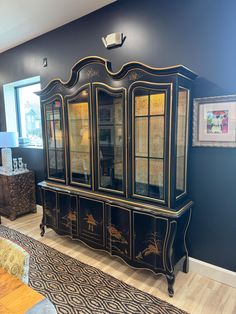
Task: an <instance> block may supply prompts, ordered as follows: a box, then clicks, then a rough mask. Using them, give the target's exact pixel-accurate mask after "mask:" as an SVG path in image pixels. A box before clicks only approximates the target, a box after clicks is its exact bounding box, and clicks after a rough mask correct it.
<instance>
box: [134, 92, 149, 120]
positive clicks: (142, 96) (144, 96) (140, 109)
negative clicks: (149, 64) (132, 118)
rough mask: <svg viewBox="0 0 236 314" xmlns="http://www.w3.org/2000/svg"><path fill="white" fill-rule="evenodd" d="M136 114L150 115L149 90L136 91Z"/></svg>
mask: <svg viewBox="0 0 236 314" xmlns="http://www.w3.org/2000/svg"><path fill="white" fill-rule="evenodd" d="M135 94H136V95H135V115H136V116H147V115H148V92H147V91H146V90H144V89H138V90H137V91H136V93H135Z"/></svg>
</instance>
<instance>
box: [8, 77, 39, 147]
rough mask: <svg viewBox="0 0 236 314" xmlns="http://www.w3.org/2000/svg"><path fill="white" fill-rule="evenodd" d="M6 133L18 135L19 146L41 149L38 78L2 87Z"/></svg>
mask: <svg viewBox="0 0 236 314" xmlns="http://www.w3.org/2000/svg"><path fill="white" fill-rule="evenodd" d="M3 91H4V102H5V114H6V126H7V131H8V132H17V131H18V133H19V144H20V145H21V146H27V147H37V148H42V146H43V143H42V127H41V112H40V98H39V96H37V95H36V94H35V92H38V91H40V77H39V76H36V77H32V78H28V79H25V80H21V81H17V82H12V83H9V84H5V85H4V86H3Z"/></svg>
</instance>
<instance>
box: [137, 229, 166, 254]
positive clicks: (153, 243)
mask: <svg viewBox="0 0 236 314" xmlns="http://www.w3.org/2000/svg"><path fill="white" fill-rule="evenodd" d="M145 242H147V246H146V248H145V249H144V250H143V251H140V252H139V254H138V255H137V256H136V259H138V260H142V259H144V258H145V256H148V255H150V254H155V255H161V254H162V241H161V240H160V239H159V238H158V235H157V232H154V233H152V234H151V235H150V237H149V239H148V240H147V241H145Z"/></svg>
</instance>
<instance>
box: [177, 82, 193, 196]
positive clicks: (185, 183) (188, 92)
mask: <svg viewBox="0 0 236 314" xmlns="http://www.w3.org/2000/svg"><path fill="white" fill-rule="evenodd" d="M181 88H182V89H184V90H186V91H187V108H186V111H187V112H186V113H187V115H186V121H185V123H186V142H185V158H184V171H185V173H184V191H183V193H181V194H180V195H178V196H176V200H179V199H180V198H181V197H183V196H185V195H186V194H187V175H188V173H187V171H188V147H189V110H190V108H189V106H190V90H189V89H188V88H186V87H183V86H181V85H179V87H178V92H179V90H180V89H181ZM178 107H179V100H178ZM176 142H177V139H176ZM176 158H177V152H176ZM176 166H177V165H176ZM176 166H175V167H176ZM176 169H177V168H176ZM175 193H176V182H175Z"/></svg>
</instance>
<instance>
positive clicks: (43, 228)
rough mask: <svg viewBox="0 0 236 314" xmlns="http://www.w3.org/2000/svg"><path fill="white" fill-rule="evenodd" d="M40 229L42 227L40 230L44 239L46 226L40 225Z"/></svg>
mask: <svg viewBox="0 0 236 314" xmlns="http://www.w3.org/2000/svg"><path fill="white" fill-rule="evenodd" d="M39 227H40V230H41V232H40V235H41V237H43V236H44V234H45V225H44V224H43V223H41V224H40V225H39Z"/></svg>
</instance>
